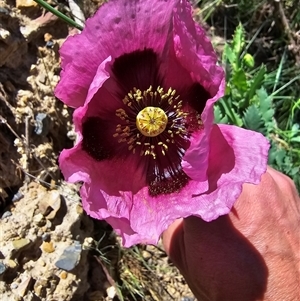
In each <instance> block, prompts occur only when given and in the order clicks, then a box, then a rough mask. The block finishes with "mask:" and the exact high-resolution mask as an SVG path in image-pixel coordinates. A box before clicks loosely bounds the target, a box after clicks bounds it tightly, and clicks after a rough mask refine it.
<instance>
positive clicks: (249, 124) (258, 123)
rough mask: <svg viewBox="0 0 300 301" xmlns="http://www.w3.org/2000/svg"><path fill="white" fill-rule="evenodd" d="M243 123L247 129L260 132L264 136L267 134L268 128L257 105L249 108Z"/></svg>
mask: <svg viewBox="0 0 300 301" xmlns="http://www.w3.org/2000/svg"><path fill="white" fill-rule="evenodd" d="M243 122H244V125H245V127H246V128H247V129H249V130H253V131H256V132H260V133H262V134H263V135H265V134H266V133H267V128H266V126H265V123H264V120H263V118H262V115H261V113H260V111H259V109H258V108H257V107H256V106H255V105H252V106H250V107H248V108H247V110H246V111H245V113H244V117H243Z"/></svg>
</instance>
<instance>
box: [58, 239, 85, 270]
mask: <svg viewBox="0 0 300 301" xmlns="http://www.w3.org/2000/svg"><path fill="white" fill-rule="evenodd" d="M81 251H82V248H81V244H80V243H79V242H78V241H75V243H74V245H72V246H70V247H67V248H66V249H65V250H64V251H63V253H62V255H61V256H60V258H59V260H58V261H56V263H55V265H56V266H57V267H58V268H59V269H62V270H65V271H68V272H69V271H72V270H73V269H74V268H75V267H76V266H77V264H78V263H79V261H80V256H81Z"/></svg>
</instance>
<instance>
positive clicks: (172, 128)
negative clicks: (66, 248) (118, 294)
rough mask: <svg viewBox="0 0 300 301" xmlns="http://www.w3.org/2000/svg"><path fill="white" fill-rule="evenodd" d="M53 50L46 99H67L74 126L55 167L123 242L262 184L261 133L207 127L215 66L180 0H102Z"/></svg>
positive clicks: (215, 210)
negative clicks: (57, 56)
mask: <svg viewBox="0 0 300 301" xmlns="http://www.w3.org/2000/svg"><path fill="white" fill-rule="evenodd" d="M60 53H61V57H62V73H61V81H60V83H59V84H58V86H57V87H56V96H57V97H58V98H60V99H61V100H62V101H63V102H64V103H66V104H67V105H68V106H71V107H74V108H76V110H75V112H74V124H75V128H76V132H77V134H78V140H77V142H76V145H75V146H74V147H73V148H72V149H68V150H64V151H63V152H62V153H61V155H60V159H59V161H60V167H61V169H62V172H63V174H64V176H65V178H66V180H67V181H70V182H78V181H80V182H83V185H82V188H81V197H82V202H83V207H84V209H85V210H86V212H87V213H88V214H89V215H91V216H92V217H94V218H97V219H105V220H106V221H107V222H108V223H110V224H111V225H112V227H113V228H114V229H115V230H116V231H117V233H119V234H120V235H121V236H122V239H123V244H124V245H125V246H127V247H128V246H130V245H133V244H136V243H156V242H157V241H158V239H159V236H160V234H161V233H162V232H163V231H164V230H165V229H166V228H167V227H168V226H169V225H170V224H171V223H172V222H173V221H174V220H175V219H177V218H180V217H187V216H190V215H195V216H198V217H201V218H202V219H204V220H205V221H211V220H214V219H216V218H217V217H219V216H220V215H224V214H227V213H228V212H229V211H230V209H231V207H232V205H233V204H234V202H235V201H236V199H237V198H238V196H239V195H240V193H241V191H242V184H243V183H245V182H248V183H255V184H257V183H258V182H259V181H260V177H261V175H262V174H263V173H264V172H265V171H266V164H267V153H268V147H269V146H268V142H267V141H266V139H265V138H264V137H263V136H262V135H260V134H258V133H255V132H251V131H246V130H243V129H240V128H237V127H234V126H227V125H214V124H213V119H214V116H213V104H214V102H216V101H217V99H218V98H220V97H221V96H222V95H223V92H224V74H223V70H222V68H221V67H219V66H218V65H217V57H216V55H215V53H214V51H213V48H212V45H211V43H210V42H209V40H208V38H207V37H206V36H205V32H204V30H203V29H202V28H201V27H200V26H199V25H198V24H196V23H195V22H194V21H193V19H192V16H191V6H190V4H189V2H188V1H187V0H169V1H163V0H131V1H127V0H111V1H110V2H108V3H107V4H105V5H103V6H102V7H101V8H100V9H99V10H98V11H97V12H96V14H95V15H94V16H93V17H92V18H90V19H89V20H88V21H87V22H86V25H85V28H84V30H83V31H82V33H81V34H78V35H75V36H72V37H69V38H68V39H67V40H66V42H65V43H64V45H63V46H62V48H61V50H60Z"/></svg>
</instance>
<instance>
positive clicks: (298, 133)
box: [215, 24, 300, 188]
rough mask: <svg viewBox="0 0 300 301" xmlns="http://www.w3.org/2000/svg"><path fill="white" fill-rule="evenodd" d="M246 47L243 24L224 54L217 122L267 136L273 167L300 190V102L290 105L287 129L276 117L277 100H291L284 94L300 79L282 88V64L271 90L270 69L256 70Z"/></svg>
mask: <svg viewBox="0 0 300 301" xmlns="http://www.w3.org/2000/svg"><path fill="white" fill-rule="evenodd" d="M245 48H247V47H246V41H245V31H244V28H243V26H242V25H241V24H239V25H238V27H237V28H236V30H235V33H234V35H233V40H232V42H231V43H227V44H226V45H225V47H224V51H223V57H222V63H223V65H224V66H225V69H226V81H227V83H226V91H225V96H224V97H223V98H222V99H221V100H220V101H219V102H218V103H217V105H216V106H215V121H216V123H226V124H234V125H237V126H239V127H243V128H246V129H250V130H253V131H257V132H260V133H262V134H263V135H265V136H266V137H267V138H268V139H269V141H270V144H271V148H270V152H269V164H270V165H271V166H273V167H274V168H276V169H278V170H280V171H282V172H284V173H285V174H287V175H289V176H290V177H291V178H293V180H294V181H295V183H296V185H297V186H298V188H300V176H299V173H300V150H299V149H300V130H299V124H298V123H296V121H295V118H294V117H295V113H296V111H297V110H298V109H299V107H300V99H299V100H297V101H292V102H291V101H290V102H289V103H290V104H292V105H290V108H289V109H288V116H287V118H286V122H285V124H286V127H285V129H284V130H282V129H281V128H279V127H278V122H277V120H276V118H275V117H274V115H275V109H276V102H275V100H278V99H280V100H282V99H285V98H287V97H285V96H284V95H282V92H284V91H285V89H286V88H287V87H289V86H290V85H292V84H293V83H294V82H296V81H297V80H299V78H300V77H295V78H292V79H291V80H290V81H288V82H287V83H285V84H283V85H282V86H280V85H279V84H278V83H279V78H280V74H281V72H282V63H281V64H280V65H279V68H278V70H277V72H276V77H275V81H274V85H273V86H272V87H271V86H270V85H269V84H268V83H269V82H270V75H269V74H268V70H267V68H266V66H265V65H264V64H262V65H261V66H259V67H255V61H254V58H253V57H252V55H251V54H249V53H247V52H246V51H245ZM288 98H289V99H290V98H291V97H288ZM290 100H291V99H290Z"/></svg>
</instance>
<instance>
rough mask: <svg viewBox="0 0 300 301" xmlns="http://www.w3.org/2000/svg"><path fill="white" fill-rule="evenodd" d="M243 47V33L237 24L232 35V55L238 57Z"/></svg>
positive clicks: (241, 27)
mask: <svg viewBox="0 0 300 301" xmlns="http://www.w3.org/2000/svg"><path fill="white" fill-rule="evenodd" d="M244 45H245V31H244V28H243V25H242V24H241V23H239V25H238V26H237V28H236V29H235V32H234V35H233V42H232V49H233V52H234V54H235V55H236V56H237V57H238V56H240V54H241V52H242V50H243V47H244Z"/></svg>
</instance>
